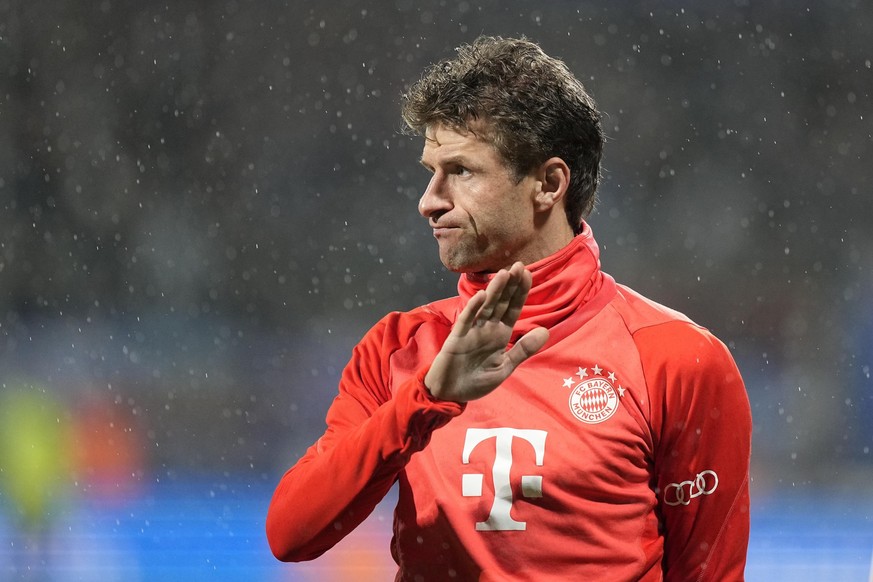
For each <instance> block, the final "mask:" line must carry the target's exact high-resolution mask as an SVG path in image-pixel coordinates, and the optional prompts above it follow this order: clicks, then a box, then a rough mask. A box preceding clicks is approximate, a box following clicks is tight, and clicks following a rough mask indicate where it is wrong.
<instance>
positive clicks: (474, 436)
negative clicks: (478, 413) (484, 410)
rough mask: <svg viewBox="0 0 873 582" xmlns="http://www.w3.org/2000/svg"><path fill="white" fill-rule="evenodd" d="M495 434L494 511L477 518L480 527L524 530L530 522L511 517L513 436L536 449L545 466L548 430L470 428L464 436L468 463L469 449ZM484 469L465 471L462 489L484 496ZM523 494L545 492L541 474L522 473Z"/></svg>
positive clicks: (540, 494)
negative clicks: (510, 470)
mask: <svg viewBox="0 0 873 582" xmlns="http://www.w3.org/2000/svg"><path fill="white" fill-rule="evenodd" d="M492 437H496V440H497V443H496V445H495V456H494V467H493V469H492V477H493V479H494V504H493V505H492V506H491V513H490V514H489V515H488V519H486V520H485V521H479V522H476V529H477V530H479V531H493V530H523V529H526V528H527V522H524V521H516V520H514V519H512V516H511V515H510V514H509V511H510V510H511V509H512V484H511V483H510V482H509V469H510V467H511V466H512V439H513V438H514V437H515V438H520V439H524V440H526V441H527V442H528V443H530V444H531V446H532V447H533V449H534V453H535V458H536V464H537V466H538V467H542V466H543V457H544V456H545V453H546V431H544V430H523V429H516V428H468V429H467V436H466V438H465V439H464V456H463V462H464V464H465V465H467V464H469V463H470V453H472V452H473V449H475V448H476V446H477V445H479V443H481V442H483V441H485V440H488V439H490V438H492ZM483 477H484V475H482V474H481V473H465V474H464V475H463V477H462V482H461V492H462V494H463V495H464V497H481V496H482V478H483ZM521 494H522V495H524V496H525V497H542V496H543V477H542V475H523V476H522V477H521Z"/></svg>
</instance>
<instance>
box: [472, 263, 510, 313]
mask: <svg viewBox="0 0 873 582" xmlns="http://www.w3.org/2000/svg"><path fill="white" fill-rule="evenodd" d="M509 279H510V277H509V272H508V271H507V270H506V269H501V270H499V271H497V273H495V275H494V277H492V278H491V281H489V282H488V286H487V287H485V302H484V303H483V304H482V308H481V309H480V310H479V313H478V314H477V317H476V319H478V320H480V321H484V320H487V319H491V318H492V317H493V316H494V312H495V309H496V308H497V305H498V304H499V303H500V298H501V296H502V295H503V292H504V290H505V289H506V285H507V283H508V282H509Z"/></svg>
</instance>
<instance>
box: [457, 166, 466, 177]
mask: <svg viewBox="0 0 873 582" xmlns="http://www.w3.org/2000/svg"><path fill="white" fill-rule="evenodd" d="M455 174H457V175H458V176H469V175H470V170H468V169H467V168H465V167H464V166H455Z"/></svg>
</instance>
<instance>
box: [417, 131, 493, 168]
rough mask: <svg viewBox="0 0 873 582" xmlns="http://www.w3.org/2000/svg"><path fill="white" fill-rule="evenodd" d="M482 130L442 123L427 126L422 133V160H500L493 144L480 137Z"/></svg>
mask: <svg viewBox="0 0 873 582" xmlns="http://www.w3.org/2000/svg"><path fill="white" fill-rule="evenodd" d="M482 135H483V132H481V131H476V128H475V127H473V128H471V129H465V128H453V127H449V126H446V125H442V124H437V125H432V126H430V127H428V128H427V131H426V132H425V135H424V152H423V153H422V156H421V161H422V162H428V161H438V160H442V159H445V158H477V159H481V160H482V161H484V160H486V159H489V160H494V161H497V162H501V161H502V160H501V157H500V155H499V153H498V151H497V149H496V148H495V147H494V145H493V144H492V143H491V142H490V141H488V140H486V139H485V138H483V137H482Z"/></svg>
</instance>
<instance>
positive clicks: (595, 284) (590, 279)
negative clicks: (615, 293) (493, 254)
mask: <svg viewBox="0 0 873 582" xmlns="http://www.w3.org/2000/svg"><path fill="white" fill-rule="evenodd" d="M527 269H528V270H529V271H530V272H531V275H533V284H532V286H531V290H530V293H529V294H528V297H527V302H526V303H525V304H524V307H523V308H522V310H521V316H520V317H519V318H518V322H517V323H516V324H515V328H514V329H513V332H512V341H513V342H514V341H516V340H517V339H518V338H519V337H521V336H522V335H524V334H525V333H527V332H528V331H530V330H531V329H534V328H535V327H545V328H547V329H551V328H553V327H554V326H555V325H557V324H559V323H560V322H562V321H564V320H566V319H567V318H568V317H570V316H571V315H572V314H574V313H576V312H578V311H580V310H582V308H583V307H584V306H585V305H586V304H587V303H588V302H589V301H590V300H591V299H592V298H593V297H594V296H595V295H596V294H597V293H598V292H599V291H601V289H602V288H603V287H604V283H607V284H608V285H610V286H614V283H613V281H612V278H611V277H609V276H608V275H605V274H604V273H603V272H602V271H601V270H600V249H599V248H598V246H597V242H596V241H595V240H594V236H593V234H592V233H591V227H589V226H588V225H587V224H585V225H584V228H583V230H582V232H581V233H580V234H578V235H576V236H575V237H574V238H573V240H572V241H571V242H570V243H569V244H568V245H567V246H565V247H564V248H562V249H561V250H559V251H558V252H556V253H555V254H553V255H550V256H548V257H546V258H544V259H541V260H539V261H537V262H535V263H533V264H530V265H527ZM492 276H493V275H492ZM492 276H488V277H482V276H480V275H473V274H464V275H462V276H461V278H460V280H459V281H458V294H459V295H460V297H461V299H462V302H461V303H462V305H466V303H467V301H468V300H469V299H470V297H472V296H473V294H475V293H476V291H478V290H480V289H484V288H485V287H486V286H487V285H488V281H489V280H490V279H491V277H492ZM586 319H587V318H586Z"/></svg>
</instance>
